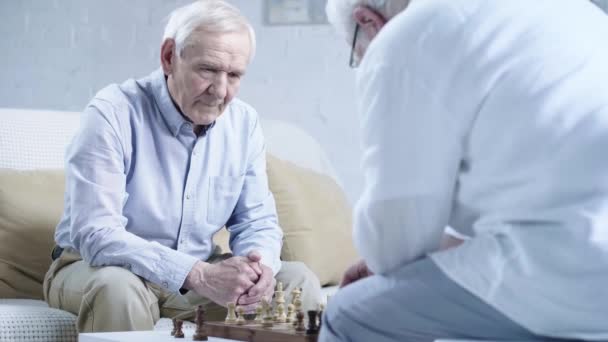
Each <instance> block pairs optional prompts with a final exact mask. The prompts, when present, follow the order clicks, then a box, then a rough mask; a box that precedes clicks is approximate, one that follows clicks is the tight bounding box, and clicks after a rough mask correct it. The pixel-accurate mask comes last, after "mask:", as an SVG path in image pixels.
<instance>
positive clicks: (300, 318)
mask: <svg viewBox="0 0 608 342" xmlns="http://www.w3.org/2000/svg"><path fill="white" fill-rule="evenodd" d="M294 323H295V326H296V331H300V332H301V331H305V330H306V327H304V313H303V312H302V311H298V313H297V314H296V320H295V321H294Z"/></svg>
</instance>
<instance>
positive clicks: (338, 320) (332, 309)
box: [319, 291, 352, 341]
mask: <svg viewBox="0 0 608 342" xmlns="http://www.w3.org/2000/svg"><path fill="white" fill-rule="evenodd" d="M351 301H352V298H351V300H350V301H349V300H346V299H345V296H344V295H343V291H338V292H337V293H336V294H335V295H334V296H332V297H331V300H330V301H329V302H328V303H327V306H326V307H325V311H323V316H322V317H321V319H322V321H323V323H322V332H321V336H320V339H319V341H344V340H348V339H347V336H348V333H349V328H348V327H349V326H350V327H351V328H352V324H349V319H350V317H351V316H350V315H344V312H346V311H348V306H349V302H351Z"/></svg>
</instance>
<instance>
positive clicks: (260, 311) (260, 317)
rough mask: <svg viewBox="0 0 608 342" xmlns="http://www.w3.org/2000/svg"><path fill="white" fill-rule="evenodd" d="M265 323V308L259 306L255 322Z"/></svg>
mask: <svg viewBox="0 0 608 342" xmlns="http://www.w3.org/2000/svg"><path fill="white" fill-rule="evenodd" d="M263 321H264V308H263V307H262V305H258V306H256V308H255V318H254V322H256V323H262V322H263Z"/></svg>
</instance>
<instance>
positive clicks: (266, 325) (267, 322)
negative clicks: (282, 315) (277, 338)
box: [262, 299, 273, 328]
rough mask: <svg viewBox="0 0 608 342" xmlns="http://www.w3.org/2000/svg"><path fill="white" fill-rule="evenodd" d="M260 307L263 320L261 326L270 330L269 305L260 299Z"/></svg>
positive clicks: (270, 314) (270, 315) (271, 319)
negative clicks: (262, 312)
mask: <svg viewBox="0 0 608 342" xmlns="http://www.w3.org/2000/svg"><path fill="white" fill-rule="evenodd" d="M262 306H263V308H264V318H263V319H262V326H263V327H264V328H271V327H272V325H273V323H272V321H273V318H272V313H271V312H270V305H269V304H268V301H267V300H266V299H262Z"/></svg>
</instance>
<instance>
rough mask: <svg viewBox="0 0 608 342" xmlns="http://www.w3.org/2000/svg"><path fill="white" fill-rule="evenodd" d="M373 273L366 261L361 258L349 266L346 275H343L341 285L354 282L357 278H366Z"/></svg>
mask: <svg viewBox="0 0 608 342" xmlns="http://www.w3.org/2000/svg"><path fill="white" fill-rule="evenodd" d="M371 275H373V273H372V272H371V271H370V270H369V268H367V264H366V263H365V261H363V260H360V261H358V262H357V263H355V264H354V265H352V266H351V267H349V268H348V269H347V270H346V272H344V275H343V276H342V281H341V282H340V287H344V286H346V285H348V284H352V283H354V282H356V281H357V280H360V279H363V278H366V277H369V276H371Z"/></svg>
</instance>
